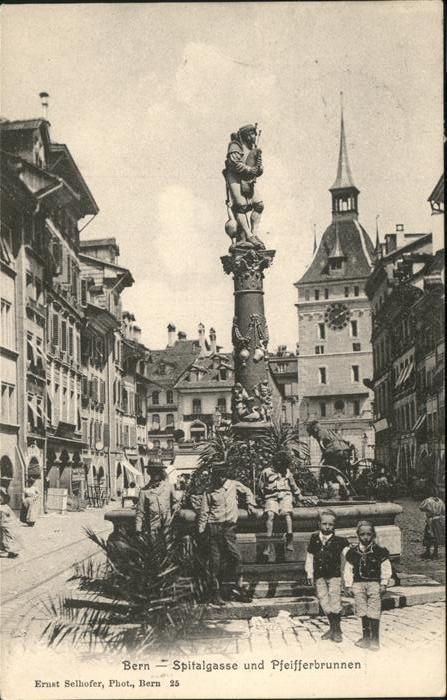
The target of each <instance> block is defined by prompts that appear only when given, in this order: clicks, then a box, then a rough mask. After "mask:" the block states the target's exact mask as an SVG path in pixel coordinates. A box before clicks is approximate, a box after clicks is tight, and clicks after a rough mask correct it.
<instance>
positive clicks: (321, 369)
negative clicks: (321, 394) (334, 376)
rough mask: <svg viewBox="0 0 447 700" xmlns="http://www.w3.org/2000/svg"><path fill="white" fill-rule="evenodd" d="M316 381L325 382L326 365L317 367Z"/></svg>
mask: <svg viewBox="0 0 447 700" xmlns="http://www.w3.org/2000/svg"><path fill="white" fill-rule="evenodd" d="M318 381H319V383H320V384H327V374H326V367H319V368H318Z"/></svg>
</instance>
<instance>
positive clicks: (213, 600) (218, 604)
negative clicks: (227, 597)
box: [209, 595, 225, 608]
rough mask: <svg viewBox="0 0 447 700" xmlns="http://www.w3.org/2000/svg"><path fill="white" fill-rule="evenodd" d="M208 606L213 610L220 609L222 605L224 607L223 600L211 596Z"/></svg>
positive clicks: (219, 597)
mask: <svg viewBox="0 0 447 700" xmlns="http://www.w3.org/2000/svg"><path fill="white" fill-rule="evenodd" d="M209 604H210V606H211V607H213V608H215V607H219V608H221V607H222V605H225V601H224V599H223V598H222V597H221V596H220V595H215V596H213V597H212V598H211V600H210V603H209Z"/></svg>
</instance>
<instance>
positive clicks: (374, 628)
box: [369, 618, 380, 651]
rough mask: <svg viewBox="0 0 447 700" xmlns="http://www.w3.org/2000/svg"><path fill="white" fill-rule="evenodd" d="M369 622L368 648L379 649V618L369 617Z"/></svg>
mask: <svg viewBox="0 0 447 700" xmlns="http://www.w3.org/2000/svg"><path fill="white" fill-rule="evenodd" d="M369 624H370V629H371V639H370V642H369V649H371V651H379V649H380V642H379V628H380V620H373V619H372V618H369Z"/></svg>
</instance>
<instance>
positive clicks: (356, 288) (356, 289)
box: [354, 287, 360, 297]
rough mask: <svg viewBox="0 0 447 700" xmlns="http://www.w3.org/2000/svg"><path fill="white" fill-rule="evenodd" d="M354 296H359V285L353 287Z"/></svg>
mask: <svg viewBox="0 0 447 700" xmlns="http://www.w3.org/2000/svg"><path fill="white" fill-rule="evenodd" d="M354 296H355V297H358V296H360V287H354Z"/></svg>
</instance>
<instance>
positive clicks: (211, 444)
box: [188, 424, 318, 507]
mask: <svg viewBox="0 0 447 700" xmlns="http://www.w3.org/2000/svg"><path fill="white" fill-rule="evenodd" d="M284 450H285V451H287V452H289V454H290V455H291V456H292V471H293V472H294V474H295V476H296V477H297V480H298V482H299V484H300V486H301V488H302V490H303V491H304V492H305V493H306V494H310V495H316V494H317V493H318V482H317V480H316V479H315V477H314V476H313V475H312V474H311V472H310V471H309V469H308V468H307V467H306V464H308V462H309V449H308V446H307V444H306V443H305V442H303V441H302V440H300V438H299V434H298V430H297V428H291V427H290V426H284V425H275V424H273V425H272V426H271V427H269V428H268V429H266V430H265V432H264V433H263V434H262V435H261V436H259V437H258V438H256V439H241V438H240V436H239V435H238V434H237V433H236V432H235V431H234V430H233V429H232V428H228V429H226V430H224V431H219V432H218V433H217V434H216V435H215V436H213V438H211V439H210V440H209V441H208V443H207V445H206V447H205V449H204V450H203V451H202V453H201V456H200V459H199V467H198V469H197V470H196V472H195V473H194V474H193V477H192V479H191V482H190V485H189V489H188V491H189V497H190V502H191V504H192V505H193V507H194V496H195V495H197V494H201V493H203V491H204V490H205V489H206V488H207V486H208V483H209V467H210V466H211V464H212V463H213V462H214V461H219V462H220V461H225V462H226V463H227V465H228V476H229V477H230V478H234V479H237V480H238V481H241V482H242V483H243V484H246V486H249V487H250V488H251V489H252V491H253V492H255V493H256V491H257V484H258V480H259V475H260V473H261V471H262V470H263V469H264V468H265V467H267V466H269V465H270V464H271V462H272V458H273V455H274V454H276V453H277V452H279V451H284Z"/></svg>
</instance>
